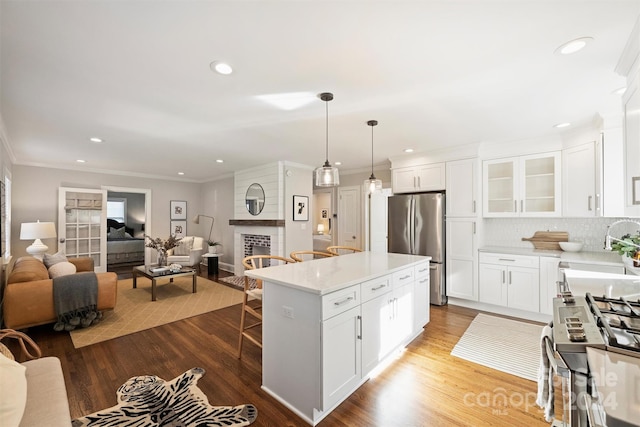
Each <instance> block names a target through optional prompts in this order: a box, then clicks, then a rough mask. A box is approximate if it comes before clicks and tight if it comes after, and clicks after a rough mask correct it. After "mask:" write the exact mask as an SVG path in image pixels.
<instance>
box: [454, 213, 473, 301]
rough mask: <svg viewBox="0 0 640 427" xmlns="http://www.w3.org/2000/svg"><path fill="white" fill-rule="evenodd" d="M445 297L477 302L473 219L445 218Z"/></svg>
mask: <svg viewBox="0 0 640 427" xmlns="http://www.w3.org/2000/svg"><path fill="white" fill-rule="evenodd" d="M446 226H447V233H446V239H447V295H449V296H452V297H455V298H463V299H467V300H473V301H477V300H478V283H477V277H476V268H475V266H476V265H477V254H478V251H477V243H476V220H475V219H474V218H451V219H449V218H447V222H446Z"/></svg>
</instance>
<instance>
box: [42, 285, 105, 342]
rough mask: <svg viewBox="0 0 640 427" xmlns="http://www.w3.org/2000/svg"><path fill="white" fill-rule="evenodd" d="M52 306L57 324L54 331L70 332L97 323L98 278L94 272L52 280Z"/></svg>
mask: <svg viewBox="0 0 640 427" xmlns="http://www.w3.org/2000/svg"><path fill="white" fill-rule="evenodd" d="M53 304H54V307H55V310H56V316H58V322H57V323H56V324H55V325H54V326H53V329H54V330H55V331H72V330H74V329H75V328H76V327H77V326H82V327H87V326H91V325H92V324H94V323H96V322H99V321H100V319H101V318H102V313H100V312H99V311H98V310H97V305H98V278H97V277H96V274H95V273H94V272H82V273H76V274H69V275H67V276H62V277H57V278H55V279H53Z"/></svg>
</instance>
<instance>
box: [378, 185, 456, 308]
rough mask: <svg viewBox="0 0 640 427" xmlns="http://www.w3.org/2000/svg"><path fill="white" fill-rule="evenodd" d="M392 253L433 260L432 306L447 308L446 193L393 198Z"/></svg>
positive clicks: (391, 198) (390, 248) (390, 221)
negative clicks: (428, 257) (425, 257)
mask: <svg viewBox="0 0 640 427" xmlns="http://www.w3.org/2000/svg"><path fill="white" fill-rule="evenodd" d="M388 203H389V214H388V251H389V252H394V253H401V254H412V255H425V256H430V257H431V265H430V268H431V278H430V280H431V304H434V305H445V304H446V303H447V293H446V289H445V264H444V260H445V235H444V233H445V231H444V230H445V228H444V212H445V210H444V207H445V197H444V193H421V194H404V195H396V196H391V197H389V202H388Z"/></svg>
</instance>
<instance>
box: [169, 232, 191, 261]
mask: <svg viewBox="0 0 640 427" xmlns="http://www.w3.org/2000/svg"><path fill="white" fill-rule="evenodd" d="M191 249H193V236H189V237H183V238H182V239H180V244H179V245H178V246H176V247H175V248H174V249H173V255H181V256H184V255H187V256H188V255H190V254H191Z"/></svg>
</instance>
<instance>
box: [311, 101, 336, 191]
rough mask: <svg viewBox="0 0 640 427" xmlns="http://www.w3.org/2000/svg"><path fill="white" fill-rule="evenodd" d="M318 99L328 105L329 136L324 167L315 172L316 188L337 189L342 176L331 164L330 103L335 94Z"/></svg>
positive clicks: (327, 133)
mask: <svg viewBox="0 0 640 427" xmlns="http://www.w3.org/2000/svg"><path fill="white" fill-rule="evenodd" d="M318 98H320V99H321V100H323V101H324V102H325V105H326V112H327V121H326V126H327V129H326V135H327V144H326V150H327V151H326V153H327V157H326V160H325V162H324V165H322V166H320V167H319V168H317V169H316V170H315V175H316V186H318V187H335V186H336V185H338V184H340V176H339V175H338V168H334V167H333V166H331V163H329V101H331V100H332V99H333V94H332V93H329V92H324V93H321V94H320V95H318Z"/></svg>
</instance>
